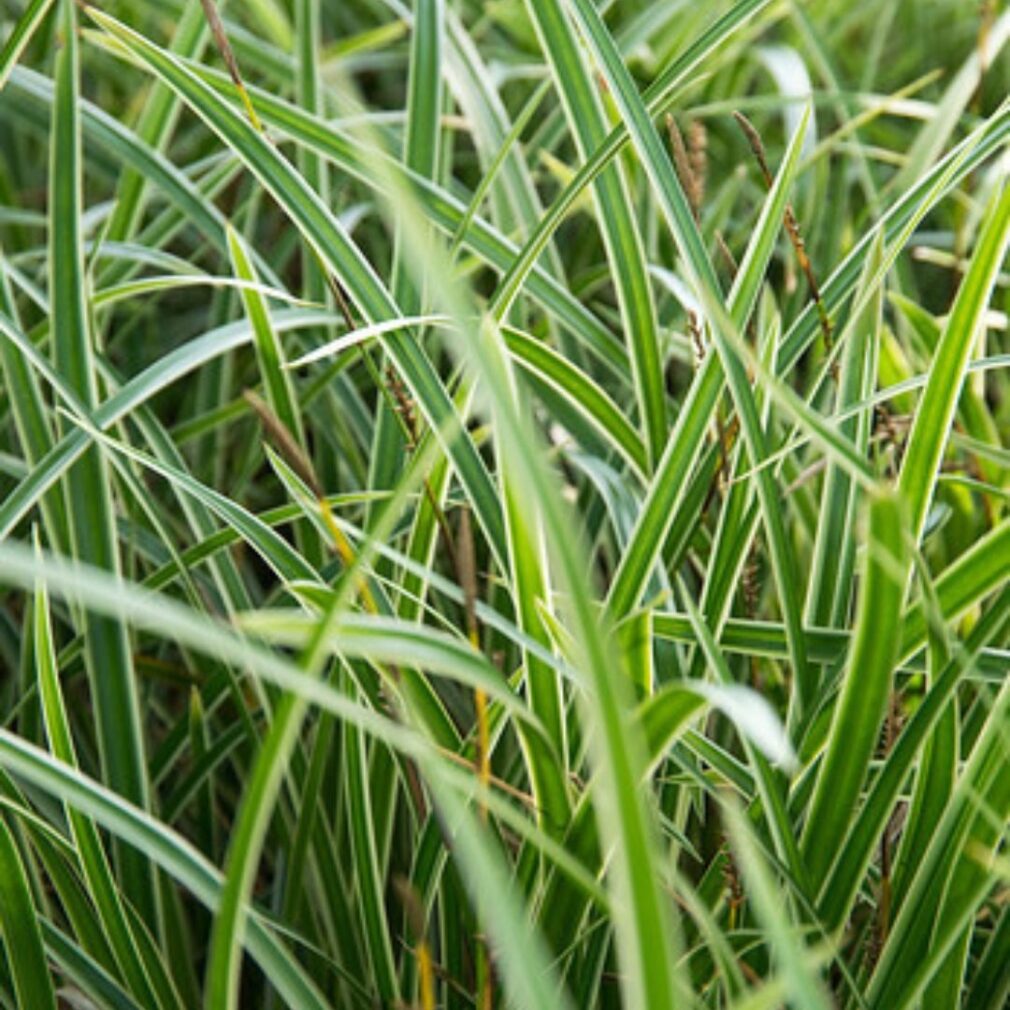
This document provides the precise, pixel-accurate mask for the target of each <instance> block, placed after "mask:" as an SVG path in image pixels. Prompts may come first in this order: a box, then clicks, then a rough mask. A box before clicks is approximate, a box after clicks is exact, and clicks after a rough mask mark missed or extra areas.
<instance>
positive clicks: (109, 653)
mask: <svg viewBox="0 0 1010 1010" xmlns="http://www.w3.org/2000/svg"><path fill="white" fill-rule="evenodd" d="M60 26H61V31H62V35H63V48H62V49H61V51H60V53H59V55H58V58H57V73H56V84H55V104H54V106H53V116H54V118H53V137H52V159H51V164H50V204H49V212H50V252H49V257H50V279H51V290H52V296H51V297H52V334H53V339H52V342H53V353H54V362H55V366H56V368H57V370H58V371H59V373H60V374H61V375H62V376H63V378H64V379H65V380H66V383H67V385H68V386H69V387H70V389H72V390H73V392H74V393H75V394H76V395H77V396H79V397H80V398H81V399H82V400H83V402H84V403H86V404H88V405H89V406H91V405H94V403H95V401H96V399H97V382H96V373H95V368H94V364H93V350H92V346H91V333H90V330H91V327H90V321H89V318H88V311H87V304H86V300H85V299H86V290H87V280H86V279H85V276H84V264H83V256H82V249H81V233H80V228H81V215H82V213H83V206H82V193H81V186H82V181H81V138H80V117H79V109H78V104H77V102H78V94H79V86H80V85H79V79H78V78H79V68H78V54H77V40H76V35H77V18H76V15H75V11H74V5H73V3H71V2H63V3H61V7H60ZM66 488H67V495H68V498H69V501H70V502H72V503H73V507H72V508H69V507H68V514H69V516H70V521H71V534H72V538H73V543H74V548H75V553H76V555H77V557H79V558H80V559H81V560H83V561H85V562H88V563H93V564H97V565H99V566H101V567H104V568H107V569H108V570H110V571H113V572H115V571H117V570H118V558H117V551H116V539H115V533H114V530H113V515H114V513H113V504H112V500H111V495H110V490H109V482H108V478H107V474H106V471H105V466H104V463H103V462H102V459H101V457H100V455H99V454H98V452H97V450H95V449H92V450H91V451H90V452H89V453H87V454H85V455H84V457H83V458H82V459H81V460H80V461H79V462H78V463H77V465H76V466H75V467H74V468H73V469H71V470H70V472H69V474H68V476H67V481H66ZM85 636H86V656H87V667H88V674H89V678H90V683H91V690H92V692H93V697H94V703H95V712H96V717H97V720H98V734H99V741H100V750H101V754H102V761H103V765H104V770H105V774H106V776H107V778H108V782H109V784H110V786H112V788H114V789H117V790H118V791H120V792H121V793H122V794H123V795H124V796H125V797H127V798H128V799H130V800H132V801H133V802H135V803H137V804H138V805H139V806H146V805H147V802H148V784H147V767H146V761H145V756H144V744H143V740H142V735H141V729H140V712H139V704H138V699H137V691H136V684H135V681H134V672H133V661H132V654H131V650H130V643H129V640H128V638H127V635H126V630H125V629H124V628H123V626H122V625H121V624H119V623H118V622H116V621H114V620H109V619H108V618H103V617H94V616H91V615H88V616H87V617H86V618H85ZM119 861H120V863H121V866H122V869H123V872H124V874H125V879H126V893H127V894H128V895H129V897H130V899H131V900H132V901H134V902H135V903H136V904H137V907H138V908H139V909H141V910H142V912H143V914H144V915H145V918H146V919H147V921H148V922H151V923H156V922H157V921H158V913H157V900H156V897H155V894H154V890H153V887H154V884H153V880H152V877H151V874H150V868H149V867H148V865H147V863H146V860H144V859H143V858H142V857H139V856H138V854H137V853H135V852H131V851H129V850H126V849H124V850H122V851H121V852H120V853H119Z"/></svg>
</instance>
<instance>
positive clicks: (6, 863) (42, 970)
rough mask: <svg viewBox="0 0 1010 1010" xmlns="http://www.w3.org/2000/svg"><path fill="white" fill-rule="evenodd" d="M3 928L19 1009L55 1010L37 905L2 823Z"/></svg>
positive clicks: (0, 895)
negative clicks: (36, 910)
mask: <svg viewBox="0 0 1010 1010" xmlns="http://www.w3.org/2000/svg"><path fill="white" fill-rule="evenodd" d="M0 928H2V932H3V943H4V947H5V949H6V953H7V963H8V964H9V965H10V972H11V976H12V978H13V981H14V992H15V993H16V995H17V1000H18V1006H20V1007H24V1008H25V1010H50V1008H51V1010H55V1008H56V997H55V995H54V994H53V983H52V978H51V977H50V974H49V966H48V964H46V954H45V950H44V949H43V947H42V934H41V933H40V931H39V924H38V920H37V919H36V916H35V903H34V901H33V899H32V895H31V892H30V890H29V888H28V878H27V877H26V876H25V870H24V865H23V863H22V862H21V856H20V855H19V854H18V850H17V846H16V845H15V844H14V838H13V837H12V835H11V833H10V830H9V829H8V827H7V825H6V824H5V823H3V822H2V821H0Z"/></svg>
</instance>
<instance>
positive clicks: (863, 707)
mask: <svg viewBox="0 0 1010 1010" xmlns="http://www.w3.org/2000/svg"><path fill="white" fill-rule="evenodd" d="M869 511H870V516H869V532H868V535H867V558H866V568H865V573H864V575H863V580H862V590H861V595H860V602H859V615H858V617H857V619H856V633H855V640H854V641H853V643H852V653H851V656H850V657H849V661H848V663H847V666H846V672H845V678H844V680H843V683H842V690H841V695H840V697H839V699H838V701H837V703H836V706H835V712H834V716H833V718H832V722H831V731H830V735H829V737H828V743H827V749H826V751H825V754H824V757H823V758H822V759H821V766H820V770H819V771H818V774H817V781H816V784H815V786H814V794H813V796H812V797H811V800H810V803H809V804H808V808H807V814H806V823H805V825H804V828H803V836H802V850H803V856H804V859H805V860H806V864H807V869H808V872H809V874H810V877H811V879H812V880H815V881H816V880H820V879H821V878H822V877H823V875H824V874H825V872H826V871H827V869H828V868H829V867H830V865H831V862H832V860H833V858H834V856H835V854H836V852H837V851H838V846H839V845H840V844H841V841H842V838H843V837H844V834H845V831H846V829H847V827H848V824H849V821H850V820H851V818H852V815H853V811H854V808H855V805H856V801H857V799H858V796H859V790H860V787H861V786H862V784H863V779H864V777H865V775H866V770H867V767H868V766H869V762H870V757H871V756H872V753H873V749H874V747H875V745H876V742H877V734H878V732H879V729H880V724H881V721H882V719H883V717H884V711H885V709H886V706H887V699H888V695H889V692H890V687H891V675H892V672H893V669H894V663H895V660H896V658H897V657H896V654H897V644H898V634H897V629H898V627H899V621H900V617H901V600H902V594H903V590H904V582H905V577H906V576H905V573H906V572H907V570H908V567H907V566H908V563H907V561H906V560H905V556H906V551H907V548H906V547H905V537H906V530H907V527H906V526H905V522H904V515H903V512H902V503H901V500H900V499H897V498H895V497H893V496H888V497H880V498H878V499H877V500H875V501H872V502H871V503H870V507H869Z"/></svg>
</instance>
